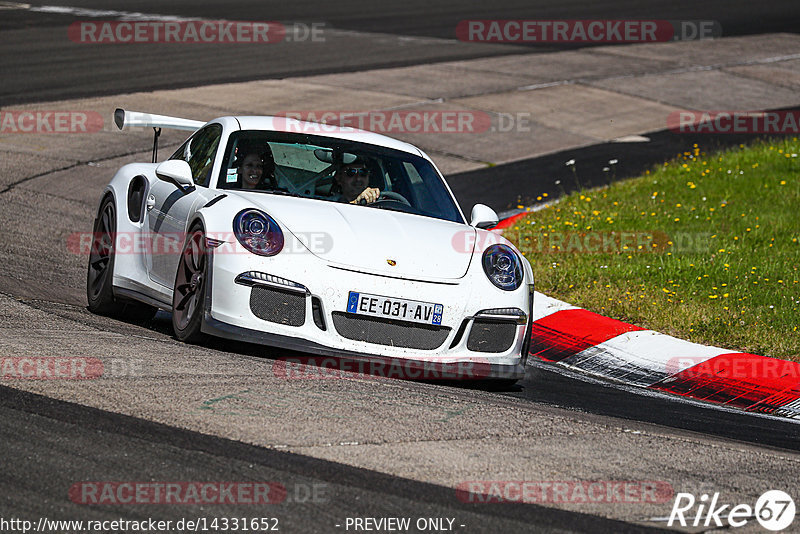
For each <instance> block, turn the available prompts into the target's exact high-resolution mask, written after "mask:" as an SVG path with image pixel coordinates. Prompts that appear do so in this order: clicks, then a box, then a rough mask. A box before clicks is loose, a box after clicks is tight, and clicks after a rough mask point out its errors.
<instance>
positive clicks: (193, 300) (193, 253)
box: [172, 226, 208, 343]
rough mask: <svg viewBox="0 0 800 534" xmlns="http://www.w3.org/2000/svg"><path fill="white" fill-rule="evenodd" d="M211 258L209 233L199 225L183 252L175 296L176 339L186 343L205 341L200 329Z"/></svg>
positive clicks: (173, 296) (174, 322) (173, 324)
mask: <svg viewBox="0 0 800 534" xmlns="http://www.w3.org/2000/svg"><path fill="white" fill-rule="evenodd" d="M207 259H208V258H207V250H206V236H205V233H204V232H203V229H202V228H201V227H200V226H195V227H193V228H192V230H191V231H189V237H188V238H187V239H186V243H185V244H184V246H183V250H182V251H181V257H180V260H179V261H178V272H177V273H176V275H175V288H174V291H173V293H172V328H173V330H174V331H175V337H177V338H178V339H179V340H181V341H184V342H186V343H199V342H200V341H202V340H203V339H204V338H205V335H204V334H203V333H202V332H201V331H200V326H201V323H202V321H203V312H204V309H205V307H204V301H205V288H206V283H207V277H208V261H207Z"/></svg>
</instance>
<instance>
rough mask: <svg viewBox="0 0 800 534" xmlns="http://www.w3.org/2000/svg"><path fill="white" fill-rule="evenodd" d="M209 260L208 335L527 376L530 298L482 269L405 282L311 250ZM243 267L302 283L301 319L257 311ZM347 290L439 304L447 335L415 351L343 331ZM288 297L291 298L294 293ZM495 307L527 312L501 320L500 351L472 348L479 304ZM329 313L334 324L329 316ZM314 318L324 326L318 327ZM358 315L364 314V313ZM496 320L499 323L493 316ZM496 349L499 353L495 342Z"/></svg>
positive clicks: (488, 375) (445, 369)
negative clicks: (504, 336) (497, 284)
mask: <svg viewBox="0 0 800 534" xmlns="http://www.w3.org/2000/svg"><path fill="white" fill-rule="evenodd" d="M209 262H210V265H209V271H210V272H211V273H212V276H211V278H210V281H209V283H208V284H207V285H206V306H205V315H204V320H203V324H202V331H203V332H205V333H208V334H211V335H214V336H218V337H223V338H227V339H235V340H241V341H247V342H252V343H258V344H263V345H270V346H275V347H279V348H284V349H288V350H293V351H302V352H306V353H311V354H315V355H320V356H331V357H339V358H346V359H349V360H355V361H363V362H369V363H374V362H384V363H385V362H390V361H394V360H395V359H398V360H402V361H403V362H404V364H403V365H404V368H406V369H409V370H412V371H413V370H415V369H419V370H424V371H430V370H431V369H432V368H434V369H435V368H436V367H437V366H438V367H440V368H441V371H442V373H441V374H442V375H447V374H448V373H450V372H451V371H452V370H453V369H454V367H453V365H454V364H459V367H458V369H462V370H463V369H467V372H466V373H460V372H456V374H463V376H459V377H453V378H462V379H481V380H483V379H506V380H508V379H510V380H516V379H521V378H523V377H524V375H525V357H526V356H527V354H525V352H527V347H528V342H527V339H526V335H527V336H529V335H530V333H529V326H530V322H531V317H530V313H529V310H530V309H531V299H532V298H533V294H532V292H529V291H528V285H527V284H523V286H522V287H521V288H520V289H519V290H518V291H514V292H505V291H501V290H498V289H496V288H494V286H492V285H491V283H490V282H489V281H488V280H486V279H485V276H484V275H483V273H482V272H480V273H479V274H480V275H481V276H480V277H477V276H475V273H474V272H473V271H474V270H473V269H470V272H468V273H467V275H466V276H465V277H464V278H462V279H459V280H454V281H452V283H451V282H448V283H442V282H427V281H419V280H405V279H401V278H392V277H387V276H380V275H376V274H370V273H363V272H355V271H353V270H350V269H344V268H337V267H335V266H331V265H330V264H328V263H327V262H324V261H322V260H319V259H318V258H316V257H313V256H311V255H310V254H299V257H298V255H294V256H292V255H290V254H286V255H283V256H282V255H280V254H279V255H277V256H275V257H271V258H262V257H258V256H254V255H249V254H248V255H217V254H213V253H212V254H211V255H210V256H209ZM247 272H258V273H265V274H268V275H270V276H272V277H278V278H281V279H284V280H287V281H291V282H293V283H294V284H296V286H299V287H292V288H286V289H287V290H288V291H289V293H292V294H293V295H295V294H296V295H298V296H301V297H302V298H303V299H304V300H303V301H302V304H301V306H304V307H305V310H304V312H305V313H304V314H303V317H304V318H305V320H303V319H300V320H298V321H296V322H293V323H292V324H281V323H279V322H275V321H274V320H265V318H264V316H263V315H261V316H260V317H259V316H257V315H256V314H255V313H254V310H253V307H252V305H251V304H252V303H251V293H252V291H253V288H254V285H253V284H252V283H251V284H243V283H242V276H241V275H242V274H243V273H247ZM237 277H238V281H237ZM251 282H252V280H251ZM349 291H360V292H363V293H371V294H377V295H387V296H392V295H393V296H395V297H402V298H405V299H412V300H420V301H425V302H436V303H442V304H443V305H444V313H443V319H442V327H441V328H442V331H441V334H442V336H443V339H444V341H443V342H441V344H440V345H438V346H436V347H435V348H425V349H420V348H411V347H408V346H405V347H404V346H394V345H391V344H383V343H381V342H375V341H376V340H375V339H372V340H370V341H364V340H360V339H354V337H353V335H352V334H349V333H345V335H342V333H340V330H341V321H342V318H343V317H345V318H352V317H355V316H349V314H347V313H345V312H346V309H347V298H348V293H349ZM293 298H294V299H295V302H296V301H297V298H295V297H293ZM499 308H516V309H519V310H524V315H525V319H524V321H517V323H516V324H513V325H511V324H506V325H504V326H505V331H506V332H509V331H511V335H512V336H513V339H511V340H510V343H508V347H507V348H505V345H504V346H503V347H501V350H499V351H497V352H482V351H481V350H472V349H475V348H476V344H475V342H474V338H473V337H472V336H471V332H472V329H473V327H476V326H477V323H476V315H478V314H479V312H480V311H482V310H487V309H499ZM334 314H335V315H336V316H337V317H336V319H337V321H338V324H337V322H336V321H334ZM346 316H347V317H346ZM319 317H321V322H322V323H323V325H324V326H323V327H320V321H319V320H318V318H319ZM358 319H359V320H361V319H362V318H361V316H358ZM494 320H495V322H497V318H495V319H494ZM479 322H481V324H482V325H484V326H485V323H486V321H485V320H483V321H481V320H480V318H479ZM490 322H491V321H490ZM394 328H395V329H396V328H397V327H396V326H395V327H394ZM445 331H446V332H445ZM445 333H446V335H445ZM345 336H347V337H345ZM437 343H438V342H437ZM490 344H491V343H490ZM493 350H495V351H496V350H497V347H494V348H493ZM433 375H436V373H435V372H434V373H433ZM443 378H445V379H446V378H450V376H443Z"/></svg>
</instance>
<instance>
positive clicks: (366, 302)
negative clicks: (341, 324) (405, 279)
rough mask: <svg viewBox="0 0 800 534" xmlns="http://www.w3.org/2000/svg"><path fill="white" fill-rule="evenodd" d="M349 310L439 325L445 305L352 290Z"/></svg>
mask: <svg viewBox="0 0 800 534" xmlns="http://www.w3.org/2000/svg"><path fill="white" fill-rule="evenodd" d="M347 311H348V312H349V313H357V314H359V315H372V316H374V317H387V318H390V319H400V320H401V321H411V322H413V323H423V324H432V325H437V326H438V325H441V324H442V313H443V311H444V306H442V305H441V304H435V303H433V302H421V301H419V300H408V299H399V298H394V297H383V296H381V295H370V294H368V293H357V292H355V291H351V292H350V294H349V296H348V297H347Z"/></svg>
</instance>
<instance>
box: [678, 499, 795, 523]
mask: <svg viewBox="0 0 800 534" xmlns="http://www.w3.org/2000/svg"><path fill="white" fill-rule="evenodd" d="M794 515H795V504H794V500H792V498H791V497H790V496H789V494H788V493H786V492H783V491H780V490H770V491H767V492H765V493H763V494H762V495H761V496H760V497H759V498H758V499H757V500H756V503H755V506H751V505H749V504H736V505H734V504H729V503H722V502H720V498H719V493H714V495H708V494H703V495H701V496H700V498H699V499H696V498H695V496H694V495H692V494H691V493H678V494H677V495H676V496H675V502H674V503H673V505H672V512H670V514H669V519H668V520H667V526H669V527H671V526H673V525H674V524H675V523H676V522H677V524H679V525H680V526H682V527H717V528H719V527H723V526H726V527H743V526H744V525H746V524H747V523H748V522H749V521H751V520H752V519H753V518H755V519H756V520H757V521H758V522H759V524H761V526H762V527H764V528H765V529H767V530H770V531H772V532H779V531H781V530H784V529H786V528H788V527H789V525H791V524H792V522H793V521H794ZM726 523H727V525H726Z"/></svg>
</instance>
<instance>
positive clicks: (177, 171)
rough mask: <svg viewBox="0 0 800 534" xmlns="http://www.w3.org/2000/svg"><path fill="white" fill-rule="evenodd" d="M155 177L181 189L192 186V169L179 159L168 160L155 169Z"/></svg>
mask: <svg viewBox="0 0 800 534" xmlns="http://www.w3.org/2000/svg"><path fill="white" fill-rule="evenodd" d="M156 176H158V179H159V180H164V181H165V182H170V183H172V184H175V185H177V186H178V187H180V188H181V189H186V188H188V187H193V186H194V180H193V179H192V168H191V167H189V164H188V163H186V162H185V161H183V160H180V159H168V160H167V161H165V162H164V163H162V164H160V165H159V166H158V167H156Z"/></svg>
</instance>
